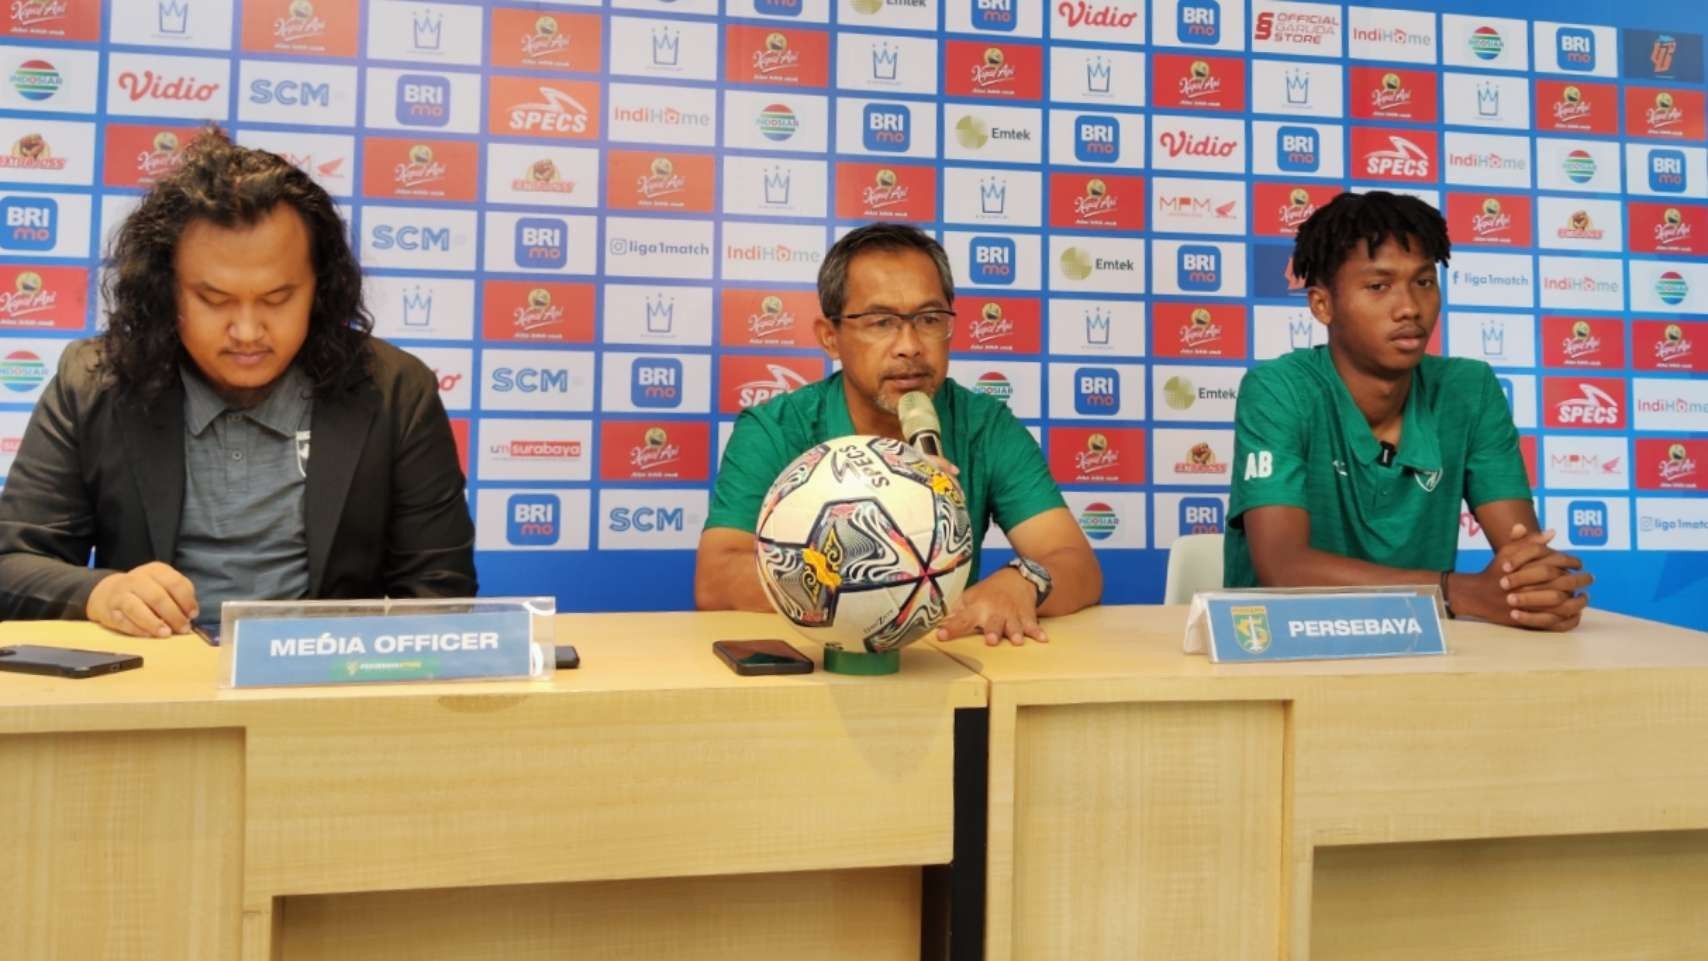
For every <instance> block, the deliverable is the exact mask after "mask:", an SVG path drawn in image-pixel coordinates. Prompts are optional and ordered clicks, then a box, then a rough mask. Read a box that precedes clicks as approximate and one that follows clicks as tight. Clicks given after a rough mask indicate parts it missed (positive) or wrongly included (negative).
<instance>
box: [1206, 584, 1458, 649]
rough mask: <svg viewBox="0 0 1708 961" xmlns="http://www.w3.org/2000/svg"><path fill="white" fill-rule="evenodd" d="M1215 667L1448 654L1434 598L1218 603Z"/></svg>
mask: <svg viewBox="0 0 1708 961" xmlns="http://www.w3.org/2000/svg"><path fill="white" fill-rule="evenodd" d="M1204 604H1205V608H1206V611H1207V613H1208V620H1209V627H1210V644H1209V648H1210V659H1211V660H1212V661H1229V662H1245V661H1304V660H1320V659H1332V658H1348V657H1410V656H1413V655H1423V654H1445V653H1447V641H1446V638H1445V637H1444V636H1443V634H1442V631H1441V617H1440V614H1439V613H1438V612H1437V610H1436V607H1435V597H1434V595H1433V594H1432V593H1431V594H1411V593H1405V592H1394V593H1357V594H1285V595H1261V594H1248V595H1244V596H1240V595H1231V596H1230V595H1221V596H1216V595H1211V596H1208V597H1206V598H1205V599H1204Z"/></svg>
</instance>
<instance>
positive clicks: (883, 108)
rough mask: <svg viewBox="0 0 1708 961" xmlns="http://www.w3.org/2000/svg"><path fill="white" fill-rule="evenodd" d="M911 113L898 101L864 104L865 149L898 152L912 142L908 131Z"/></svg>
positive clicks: (905, 148)
mask: <svg viewBox="0 0 1708 961" xmlns="http://www.w3.org/2000/svg"><path fill="white" fill-rule="evenodd" d="M912 116H913V115H912V114H910V113H909V112H908V110H907V108H906V107H904V106H902V105H901V104H899V103H869V104H867V105H866V116H865V124H864V125H863V129H864V130H865V137H866V149H867V150H873V151H883V152H885V153H900V152H902V151H905V150H907V148H908V145H909V144H911V143H912V142H913V136H912V134H911V132H910V126H911V122H912Z"/></svg>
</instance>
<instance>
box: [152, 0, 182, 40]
mask: <svg viewBox="0 0 1708 961" xmlns="http://www.w3.org/2000/svg"><path fill="white" fill-rule="evenodd" d="M156 9H157V11H158V13H159V19H160V32H161V33H173V34H177V35H179V36H183V35H184V34H187V33H189V32H190V4H189V0H160V3H159V5H158V7H157V8H156Z"/></svg>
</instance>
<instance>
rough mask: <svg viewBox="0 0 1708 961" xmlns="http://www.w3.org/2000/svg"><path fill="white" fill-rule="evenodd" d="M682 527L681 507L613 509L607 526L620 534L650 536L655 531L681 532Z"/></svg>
mask: <svg viewBox="0 0 1708 961" xmlns="http://www.w3.org/2000/svg"><path fill="white" fill-rule="evenodd" d="M682 525H683V520H682V508H680V507H635V508H628V507H613V508H611V513H610V515H609V520H608V523H607V525H606V526H607V527H609V528H610V530H611V531H612V532H613V533H618V534H620V533H623V532H624V531H630V530H635V531H640V532H641V533H642V534H650V533H652V532H654V531H679V530H682Z"/></svg>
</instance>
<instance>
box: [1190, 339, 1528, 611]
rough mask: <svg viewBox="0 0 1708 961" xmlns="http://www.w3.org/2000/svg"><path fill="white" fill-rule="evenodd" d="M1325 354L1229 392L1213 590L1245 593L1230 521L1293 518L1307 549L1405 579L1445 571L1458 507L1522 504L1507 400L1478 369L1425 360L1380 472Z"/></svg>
mask: <svg viewBox="0 0 1708 961" xmlns="http://www.w3.org/2000/svg"><path fill="white" fill-rule="evenodd" d="M1381 456H1382V448H1381V444H1380V442H1378V441H1377V440H1376V435H1375V434H1373V433H1371V432H1370V424H1369V422H1368V421H1366V420H1365V419H1364V414H1363V412H1361V411H1360V410H1359V409H1358V405H1357V404H1355V403H1353V401H1352V394H1351V393H1350V392H1349V391H1347V389H1346V383H1345V382H1344V381H1342V380H1341V379H1340V374H1339V372H1338V371H1336V370H1335V368H1334V361H1333V360H1332V359H1330V357H1329V352H1328V348H1327V347H1313V348H1311V349H1310V350H1296V351H1294V352H1292V353H1290V354H1288V355H1286V356H1284V357H1280V358H1278V359H1276V360H1273V361H1270V362H1268V363H1266V364H1260V365H1258V366H1257V367H1255V368H1253V369H1252V370H1250V371H1249V372H1247V373H1246V375H1245V377H1244V378H1243V379H1242V380H1241V381H1240V388H1239V402H1238V405H1237V406H1236V407H1235V411H1234V463H1233V473H1234V479H1233V492H1232V494H1231V496H1230V498H1229V504H1228V518H1229V520H1228V531H1227V537H1226V538H1225V539H1224V541H1223V574H1222V582H1223V583H1224V584H1225V585H1226V586H1228V587H1254V586H1256V585H1257V572H1256V571H1255V570H1254V569H1253V568H1252V564H1251V550H1250V547H1249V545H1247V543H1246V539H1245V529H1244V525H1243V524H1242V523H1241V515H1243V514H1244V513H1245V512H1246V511H1248V510H1251V509H1252V508H1254V507H1269V506H1272V505H1285V506H1288V507H1302V508H1304V509H1305V510H1306V511H1307V512H1309V514H1310V516H1311V547H1313V548H1315V549H1317V550H1320V551H1327V552H1329V553H1331V554H1339V555H1341V556H1342V557H1355V558H1358V559H1360V560H1365V561H1370V562H1372V563H1376V564H1383V565H1386V566H1388V567H1398V568H1406V569H1415V570H1430V571H1443V570H1448V569H1451V568H1452V567H1453V564H1454V560H1455V558H1456V556H1457V554H1458V546H1459V513H1460V511H1459V505H1460V504H1461V503H1466V504H1469V505H1470V506H1471V508H1472V509H1476V508H1478V507H1481V506H1482V505H1484V504H1487V503H1489V502H1491V501H1499V500H1518V499H1523V500H1529V499H1530V481H1529V479H1528V478H1527V477H1526V476H1525V472H1524V458H1523V456H1522V455H1521V454H1520V453H1519V450H1518V431H1517V430H1516V429H1515V428H1514V427H1513V424H1512V413H1511V411H1510V409H1509V408H1508V406H1507V401H1506V394H1505V392H1503V391H1502V390H1501V388H1500V383H1499V382H1498V381H1496V380H1495V376H1494V371H1493V370H1490V369H1489V365H1487V364H1485V363H1483V362H1481V361H1476V360H1468V359H1465V358H1460V357H1451V358H1442V357H1433V356H1425V357H1424V358H1423V361H1422V363H1420V364H1418V366H1417V368H1416V369H1415V370H1413V371H1412V381H1411V392H1410V393H1408V394H1407V395H1406V406H1405V411H1404V413H1403V415H1402V421H1401V427H1400V446H1399V450H1398V452H1397V454H1396V456H1395V457H1394V462H1393V463H1392V464H1391V465H1389V466H1386V467H1384V466H1382V464H1381Z"/></svg>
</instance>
